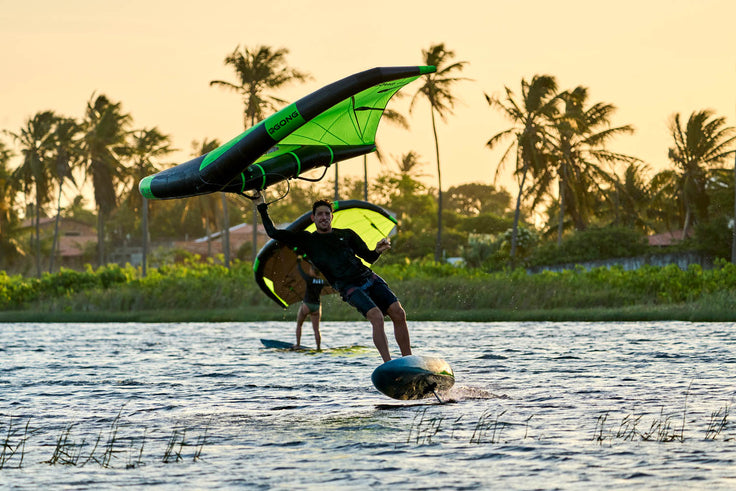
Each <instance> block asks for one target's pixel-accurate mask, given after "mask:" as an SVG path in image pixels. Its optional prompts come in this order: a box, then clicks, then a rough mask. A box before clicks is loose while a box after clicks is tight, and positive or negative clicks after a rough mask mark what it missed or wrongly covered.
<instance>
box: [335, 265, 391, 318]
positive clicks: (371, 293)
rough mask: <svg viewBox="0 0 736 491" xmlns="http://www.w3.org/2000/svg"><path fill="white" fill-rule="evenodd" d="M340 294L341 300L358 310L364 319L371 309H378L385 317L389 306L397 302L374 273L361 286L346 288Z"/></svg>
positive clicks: (386, 286)
mask: <svg viewBox="0 0 736 491" xmlns="http://www.w3.org/2000/svg"><path fill="white" fill-rule="evenodd" d="M340 294H341V295H342V298H343V300H345V301H346V302H347V303H349V304H350V305H352V306H353V307H355V308H356V309H358V312H360V313H361V314H363V316H364V317H365V315H366V314H367V313H368V311H369V310H371V309H372V308H373V307H378V308H379V309H380V310H381V312H382V313H383V315H386V314H387V312H388V308H389V307H390V306H391V304H393V303H394V302H398V301H399V299H398V298H396V295H394V292H392V291H391V288H389V286H388V284H386V282H385V281H384V280H383V278H381V277H380V276H378V275H377V274H375V273H373V276H371V278H370V279H369V280H368V281H366V282H365V283H363V284H362V285H360V286H354V287H349V288H346V289H345V292H344V293H343V292H340Z"/></svg>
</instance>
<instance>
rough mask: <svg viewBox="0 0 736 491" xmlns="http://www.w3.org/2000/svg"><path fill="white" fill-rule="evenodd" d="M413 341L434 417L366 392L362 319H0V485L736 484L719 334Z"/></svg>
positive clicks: (465, 332)
mask: <svg viewBox="0 0 736 491" xmlns="http://www.w3.org/2000/svg"><path fill="white" fill-rule="evenodd" d="M410 327H411V334H412V342H413V346H414V352H415V354H426V355H433V356H440V357H442V358H445V359H446V360H447V361H449V362H450V364H451V365H452V366H453V368H454V370H455V375H456V380H457V382H456V384H455V387H454V388H453V389H452V390H451V391H450V392H449V393H447V394H444V395H443V396H444V398H445V399H447V400H448V402H447V403H445V404H439V403H438V402H437V400H435V399H427V400H423V401H412V402H409V403H406V402H403V401H395V400H392V399H388V398H386V397H385V396H383V395H381V394H380V393H378V392H377V391H376V390H375V389H374V388H373V386H372V385H371V382H370V375H371V372H372V371H373V369H374V368H375V367H376V366H377V365H378V364H379V363H380V357H379V356H378V354H377V352H376V351H375V349H374V348H372V347H371V346H372V345H371V341H370V329H369V327H368V325H367V323H364V322H354V323H351V322H348V323H342V322H340V323H338V322H335V323H330V322H327V323H324V325H323V329H322V332H323V340H324V341H323V342H324V343H325V344H326V345H327V346H328V347H330V346H331V347H349V349H327V350H324V351H322V352H318V353H300V352H292V351H279V350H274V349H267V348H264V347H263V346H262V345H261V343H260V341H259V339H260V338H271V339H284V340H291V339H292V331H293V323H291V322H274V323H257V324H255V323H216V324H206V323H175V324H139V323H129V324H102V323H101V324H82V325H73V324H30V323H24V324H0V467H2V468H0V487H3V486H7V487H11V488H25V489H37V488H39V487H41V486H53V487H55V488H58V487H66V488H74V489H78V488H95V487H98V488H99V487H111V486H113V487H115V486H130V487H140V486H156V487H161V488H165V489H167V488H172V489H174V488H186V489H198V488H199V489H201V488H241V487H242V488H245V487H247V488H251V489H270V488H288V489H338V488H339V489H365V488H368V487H375V488H377V489H385V488H387V487H388V486H391V487H392V488H396V489H489V488H491V489H554V488H559V489H626V488H630V489H635V488H636V489H736V428H735V427H734V425H733V423H732V420H733V419H734V415H732V414H730V411H731V409H732V404H733V401H734V397H735V396H736V334H734V326H733V325H732V324H730V323H729V324H726V323H703V324H694V323H683V322H654V323H452V322H415V323H413V324H412V325H411V326H410ZM308 331H309V330H308ZM307 334H308V335H307V336H306V337H304V338H303V340H305V341H307V342H313V340H312V339H311V337H310V336H311V332H307ZM389 339H390V341H391V342H393V339H392V336H391V335H389ZM392 346H393V344H392ZM393 349H394V351H396V348H395V346H394V347H393Z"/></svg>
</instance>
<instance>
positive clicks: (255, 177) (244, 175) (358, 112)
mask: <svg viewBox="0 0 736 491" xmlns="http://www.w3.org/2000/svg"><path fill="white" fill-rule="evenodd" d="M435 70H436V69H435V67H434V66H413V67H378V68H372V69H370V70H366V71H363V72H359V73H356V74H353V75H350V76H349V77H346V78H344V79H342V80H338V81H337V82H334V83H332V84H329V85H326V86H325V87H322V88H321V89H319V90H317V91H315V92H313V93H311V94H309V95H307V96H306V97H303V98H302V99H300V100H298V101H297V102H295V103H293V104H291V105H289V106H287V107H285V108H284V109H281V110H280V111H278V112H277V113H275V114H273V115H272V116H269V117H268V118H266V119H264V120H263V121H261V122H260V123H258V124H256V125H255V126H253V127H251V128H249V129H248V130H246V131H245V132H243V133H242V134H240V135H238V136H237V137H235V138H233V139H232V140H230V141H229V142H227V143H226V144H224V145H222V146H221V147H219V148H217V149H215V150H213V151H211V152H209V153H207V154H205V155H201V156H199V157H197V158H195V159H192V160H190V161H188V162H185V163H182V164H179V165H176V166H174V167H172V168H170V169H166V170H164V171H161V172H159V173H157V174H154V175H152V176H147V177H145V178H143V179H142V180H141V182H140V183H139V186H138V189H139V190H140V192H141V194H142V195H143V196H144V197H146V198H148V199H174V198H186V197H190V196H197V195H201V194H207V193H212V192H217V191H223V192H230V193H236V194H242V193H244V192H246V191H255V190H262V189H265V188H266V187H268V186H270V185H272V184H275V183H277V182H281V181H284V180H287V179H291V178H295V177H297V176H299V175H300V174H302V173H304V172H306V171H308V170H311V169H314V168H317V167H320V166H324V167H329V166H330V165H332V164H333V163H335V162H340V161H342V160H346V159H349V158H352V157H357V156H360V155H363V154H366V153H370V152H373V151H374V150H375V149H376V145H375V138H376V131H377V129H378V123H379V122H380V119H381V116H382V114H383V112H384V110H385V109H386V105H387V104H388V102H389V100H390V99H391V97H392V96H393V95H394V94H396V92H398V91H399V90H400V89H401V88H402V87H404V86H405V85H407V84H409V83H411V82H412V81H414V80H416V79H417V78H419V77H420V76H422V75H425V74H429V73H433V72H434V71H435Z"/></svg>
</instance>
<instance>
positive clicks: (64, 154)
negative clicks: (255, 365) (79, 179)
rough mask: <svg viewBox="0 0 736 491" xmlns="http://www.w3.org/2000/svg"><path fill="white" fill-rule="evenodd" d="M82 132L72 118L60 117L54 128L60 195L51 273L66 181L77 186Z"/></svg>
mask: <svg viewBox="0 0 736 491" xmlns="http://www.w3.org/2000/svg"><path fill="white" fill-rule="evenodd" d="M81 131H82V129H81V127H80V126H79V124H78V123H77V122H76V121H75V120H74V119H72V118H64V117H59V118H57V120H56V124H55V127H54V133H53V138H54V142H53V145H54V153H55V154H56V155H55V161H56V162H55V163H56V165H55V166H54V167H53V169H52V174H53V177H54V179H56V181H57V182H58V183H59V193H58V195H57V199H56V220H55V221H54V240H53V242H52V243H51V253H50V255H49V273H51V272H53V270H54V258H55V257H56V248H57V246H58V243H59V220H60V219H61V196H62V191H63V187H64V181H66V180H70V181H71V182H72V184H74V185H75V186H76V184H77V183H76V182H75V181H74V176H73V175H72V171H73V169H74V168H76V167H77V166H78V165H80V164H81V150H80V142H79V140H78V138H77V137H78V135H79V133H80V132H81Z"/></svg>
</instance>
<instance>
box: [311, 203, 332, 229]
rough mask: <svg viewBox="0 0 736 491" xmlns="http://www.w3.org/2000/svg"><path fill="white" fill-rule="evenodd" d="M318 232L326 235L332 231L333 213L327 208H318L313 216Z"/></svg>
mask: <svg viewBox="0 0 736 491" xmlns="http://www.w3.org/2000/svg"><path fill="white" fill-rule="evenodd" d="M312 220H313V221H314V225H315V226H316V227H317V232H321V233H326V232H330V231H331V230H332V211H330V208H329V207H327V206H318V207H317V209H316V210H314V213H313V214H312Z"/></svg>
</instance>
